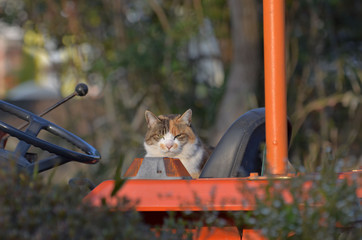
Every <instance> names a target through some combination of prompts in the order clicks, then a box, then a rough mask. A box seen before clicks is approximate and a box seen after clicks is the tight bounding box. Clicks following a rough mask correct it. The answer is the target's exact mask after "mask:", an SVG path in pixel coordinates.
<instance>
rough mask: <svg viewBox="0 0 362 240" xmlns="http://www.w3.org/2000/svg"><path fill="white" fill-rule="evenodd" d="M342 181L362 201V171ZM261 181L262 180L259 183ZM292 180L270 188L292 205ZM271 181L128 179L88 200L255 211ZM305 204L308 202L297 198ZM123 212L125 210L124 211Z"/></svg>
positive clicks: (107, 184)
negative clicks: (355, 187)
mask: <svg viewBox="0 0 362 240" xmlns="http://www.w3.org/2000/svg"><path fill="white" fill-rule="evenodd" d="M339 178H340V179H348V180H349V181H350V182H351V183H352V182H356V183H357V189H356V195H357V196H358V197H359V198H360V199H362V191H361V189H362V171H354V172H347V173H342V174H340V176H339ZM258 179H260V180H258ZM289 183H290V181H288V180H285V179H284V180H282V179H280V180H274V181H273V187H272V188H270V189H269V191H270V192H273V193H274V194H281V195H282V196H283V198H284V201H285V202H286V203H292V202H293V201H294V200H295V199H293V196H292V194H291V193H290V190H289ZM268 184H270V179H267V178H255V179H254V180H253V179H252V178H230V179H229V178H219V179H215V178H210V179H194V180H141V179H132V180H128V181H127V182H126V183H125V184H124V185H123V186H122V188H121V189H120V190H119V191H118V192H117V194H116V196H115V197H111V192H112V191H113V189H114V181H113V180H108V181H104V182H102V183H101V184H99V185H98V186H97V187H96V188H95V189H94V190H93V191H92V192H90V193H89V194H88V195H87V196H86V197H85V199H84V201H88V202H90V203H91V204H92V205H94V206H100V205H101V204H102V201H103V199H105V200H106V201H107V203H108V204H110V205H111V206H117V203H118V201H119V199H122V198H123V197H127V198H128V199H130V200H131V201H132V202H134V203H135V208H136V210H137V211H142V212H147V211H186V210H191V211H205V210H215V211H251V210H254V209H255V208H256V203H255V197H257V198H259V199H261V200H262V199H263V198H264V197H265V189H266V186H267V185H268ZM313 184H314V183H313V181H306V182H305V184H304V187H303V191H304V193H305V194H304V197H305V199H307V198H308V195H309V190H310V188H311V187H312V186H313ZM296 200H298V201H303V200H304V199H296ZM121 210H122V209H121Z"/></svg>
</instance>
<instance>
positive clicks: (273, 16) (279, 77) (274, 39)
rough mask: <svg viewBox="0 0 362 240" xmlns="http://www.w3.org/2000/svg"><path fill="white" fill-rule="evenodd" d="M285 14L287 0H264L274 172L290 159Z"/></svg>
mask: <svg viewBox="0 0 362 240" xmlns="http://www.w3.org/2000/svg"><path fill="white" fill-rule="evenodd" d="M284 16H285V2H284V0H264V1H263V19H264V68H265V118H266V126H265V127H266V146H267V155H266V157H267V172H268V173H269V174H273V175H285V174H286V173H287V159H288V137H287V106H286V105H287V104H286V79H285V69H286V68H285V20H284Z"/></svg>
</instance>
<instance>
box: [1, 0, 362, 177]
mask: <svg viewBox="0 0 362 240" xmlns="http://www.w3.org/2000/svg"><path fill="white" fill-rule="evenodd" d="M285 2H286V44H287V45H286V49H287V69H286V72H287V82H288V116H289V117H290V120H291V122H292V125H293V138H292V142H291V147H290V152H289V158H290V161H292V162H293V163H296V164H301V165H303V166H304V167H305V169H306V171H316V170H318V168H319V166H321V164H323V163H327V164H328V161H331V156H332V159H334V160H338V161H339V162H341V163H343V170H348V169H352V168H356V167H357V168H358V167H360V166H362V154H361V142H362V134H361V133H362V130H361V122H362V111H361V110H362V108H361V100H362V95H361V88H362V80H361V79H362V26H361V23H362V17H361V12H362V2H361V1H360V0H324V1H318V0H300V1H292V0H286V1H285ZM262 40H263V19H262V1H254V0H229V1H223V0H208V1H206V0H205V1H201V0H168V1H166V0H92V1H86V0H77V1H70V0H0V98H1V99H5V100H7V101H10V102H12V103H14V104H16V105H19V106H22V107H24V108H26V109H30V110H32V111H33V112H35V113H39V112H42V111H43V110H44V109H45V108H46V107H48V106H50V105H51V104H52V103H54V102H56V101H57V100H59V99H60V98H61V97H62V96H63V97H64V96H66V95H68V94H70V93H72V92H73V91H74V87H75V86H76V84H77V83H80V82H85V83H87V84H88V85H89V88H90V90H89V94H88V95H87V96H86V97H84V98H78V99H76V100H72V101H71V102H68V103H66V104H64V105H63V106H61V107H59V108H58V109H57V110H55V111H54V112H52V113H51V114H49V115H48V116H47V117H46V118H47V119H49V120H51V121H53V122H54V123H56V124H58V125H60V126H62V127H64V128H66V129H67V130H70V131H71V132H73V133H75V134H77V135H79V136H81V137H82V138H83V139H85V140H87V141H88V142H89V143H91V144H92V145H93V146H95V147H96V148H97V149H98V150H99V151H100V153H101V155H102V161H101V162H100V163H99V164H97V165H93V166H89V165H83V164H79V163H75V165H74V167H73V165H72V164H70V165H68V166H64V167H63V166H62V167H61V168H60V170H57V172H56V175H58V176H59V178H60V179H64V174H65V173H64V171H66V172H67V174H68V175H69V176H70V177H73V176H74V175H81V176H86V177H89V178H91V179H92V180H94V181H95V182H97V181H101V180H103V179H105V178H112V177H113V176H114V174H115V171H116V167H117V166H118V165H119V164H123V165H124V166H125V167H127V166H128V165H129V163H130V162H131V161H132V160H133V158H135V157H143V155H144V153H145V152H144V150H143V137H144V134H145V132H146V124H145V120H144V111H145V110H146V109H149V110H151V111H152V112H154V113H155V114H166V113H183V112H184V111H186V110H187V109H188V108H191V109H192V110H193V125H194V126H195V128H196V129H197V132H198V134H199V135H200V137H201V138H202V139H203V140H204V141H205V142H206V143H209V144H211V145H215V144H216V143H217V142H218V140H219V138H220V137H221V136H222V134H223V132H224V131H225V130H226V129H227V128H228V127H229V126H230V124H231V123H232V122H233V121H234V120H235V119H236V118H238V117H239V116H240V115H241V114H243V113H245V112H246V111H247V110H250V109H252V108H256V107H263V106H264V88H263V85H264V72H263V69H264V67H263V65H264V62H263V42H262ZM62 168H63V169H66V170H63V171H62ZM123 171H124V170H123ZM59 172H60V173H59ZM65 180H66V181H67V180H68V179H65Z"/></svg>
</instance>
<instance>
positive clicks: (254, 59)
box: [212, 0, 261, 143]
mask: <svg viewBox="0 0 362 240" xmlns="http://www.w3.org/2000/svg"><path fill="white" fill-rule="evenodd" d="M228 6H229V9H230V21H231V37H232V45H233V53H232V54H233V58H232V62H231V66H230V68H231V69H230V73H229V79H228V82H227V86H226V90H225V93H224V95H223V98H222V101H221V104H220V107H219V110H218V115H217V117H216V123H215V132H213V133H212V135H214V136H215V138H214V140H213V142H214V143H217V142H218V141H219V139H220V137H221V136H222V135H223V133H224V132H225V131H226V129H227V128H228V127H229V126H230V125H231V124H232V123H233V122H234V121H235V120H236V119H237V118H238V117H239V116H240V115H241V114H243V113H245V112H246V111H247V110H250V109H251V108H255V107H257V103H256V101H255V99H256V96H255V95H256V87H257V81H258V77H259V76H260V75H259V71H260V57H261V56H260V50H259V48H260V44H259V39H260V32H259V27H258V25H259V24H258V11H257V9H258V3H257V2H256V1H253V0H242V1H239V0H229V1H228Z"/></svg>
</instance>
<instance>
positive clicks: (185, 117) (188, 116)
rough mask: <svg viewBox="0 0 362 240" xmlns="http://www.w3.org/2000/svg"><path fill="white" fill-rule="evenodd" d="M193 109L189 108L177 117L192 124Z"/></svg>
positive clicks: (179, 120)
mask: <svg viewBox="0 0 362 240" xmlns="http://www.w3.org/2000/svg"><path fill="white" fill-rule="evenodd" d="M191 118H192V110H191V109H189V110H187V111H186V112H185V113H184V114H182V116H181V117H179V118H178V119H177V121H178V122H182V123H184V124H186V125H187V126H191Z"/></svg>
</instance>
